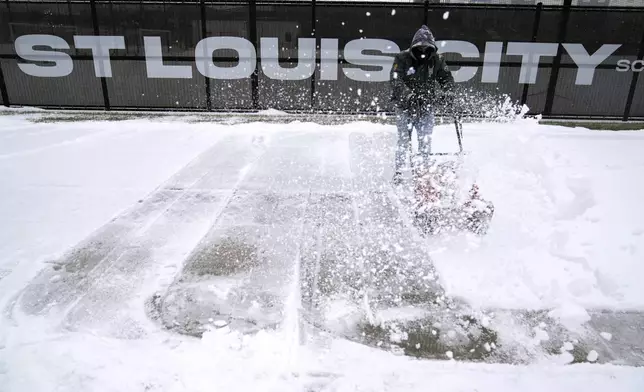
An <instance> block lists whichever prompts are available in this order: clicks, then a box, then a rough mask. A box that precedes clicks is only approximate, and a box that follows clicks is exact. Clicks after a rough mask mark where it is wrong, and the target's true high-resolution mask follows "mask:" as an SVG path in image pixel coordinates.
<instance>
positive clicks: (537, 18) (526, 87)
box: [521, 2, 543, 106]
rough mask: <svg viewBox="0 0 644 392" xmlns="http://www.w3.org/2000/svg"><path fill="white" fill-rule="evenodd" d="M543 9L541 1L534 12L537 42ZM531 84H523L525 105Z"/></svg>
mask: <svg viewBox="0 0 644 392" xmlns="http://www.w3.org/2000/svg"><path fill="white" fill-rule="evenodd" d="M542 9H543V3H542V2H539V3H538V4H537V9H536V10H535V13H534V23H533V24H532V42H537V34H539V23H540V22H541V10H542ZM529 89H530V85H529V84H528V83H526V84H524V85H523V94H522V95H521V106H523V105H525V103H526V101H527V100H528V90H529Z"/></svg>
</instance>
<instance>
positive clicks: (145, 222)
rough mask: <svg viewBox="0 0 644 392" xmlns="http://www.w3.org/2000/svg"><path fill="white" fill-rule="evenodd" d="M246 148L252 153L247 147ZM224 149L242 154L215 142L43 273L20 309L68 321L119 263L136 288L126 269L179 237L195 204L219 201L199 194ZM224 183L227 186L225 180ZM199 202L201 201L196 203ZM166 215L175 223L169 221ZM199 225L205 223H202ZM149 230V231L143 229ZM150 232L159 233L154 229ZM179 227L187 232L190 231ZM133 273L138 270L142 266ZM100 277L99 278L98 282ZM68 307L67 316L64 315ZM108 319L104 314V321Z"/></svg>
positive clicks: (129, 283) (23, 297) (27, 290)
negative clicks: (76, 306)
mask: <svg viewBox="0 0 644 392" xmlns="http://www.w3.org/2000/svg"><path fill="white" fill-rule="evenodd" d="M242 137H243V136H242ZM240 140H243V139H240ZM243 148H244V149H246V150H249V149H248V146H246V145H244V146H243ZM220 150H223V151H220ZM226 151H228V153H229V154H232V153H234V152H239V151H237V150H232V151H231V149H230V146H222V140H219V141H217V142H215V145H214V146H213V147H211V148H210V149H209V150H207V151H205V152H204V153H202V154H200V155H199V156H198V157H196V158H195V159H193V161H192V162H190V163H188V164H187V165H185V166H184V168H183V169H182V170H180V171H179V172H177V173H176V174H175V175H173V176H172V177H171V178H170V179H168V180H167V181H166V182H165V183H164V184H162V185H161V186H159V187H158V188H157V189H156V190H155V191H153V192H152V193H151V194H150V196H148V197H146V198H145V199H144V200H143V201H141V202H140V203H139V204H137V205H135V206H133V207H132V208H131V209H130V211H128V212H126V213H124V214H121V215H120V216H119V217H117V218H115V219H114V220H112V221H111V222H110V223H108V224H107V225H105V226H103V227H102V228H100V229H99V230H98V231H97V232H95V233H94V234H93V235H91V236H90V237H89V238H88V239H86V240H84V241H83V242H82V243H81V244H79V245H78V246H76V247H74V248H73V249H72V250H71V251H70V252H68V253H67V255H66V256H64V257H63V258H62V259H61V260H60V261H58V263H57V268H56V269H57V270H58V271H56V270H52V269H46V270H44V271H42V272H41V274H40V275H39V276H38V277H37V278H36V279H35V280H34V281H33V282H32V283H31V284H30V285H29V286H28V287H26V288H25V289H24V290H23V292H22V293H21V296H20V297H21V298H20V303H21V305H22V309H23V310H24V311H26V312H27V313H28V314H43V313H45V314H49V313H51V310H53V309H54V308H55V309H58V310H59V311H60V310H62V311H63V313H62V316H63V317H66V316H65V315H66V314H68V312H71V310H72V309H73V308H74V304H79V303H80V301H81V299H82V298H83V297H84V296H85V295H87V293H88V292H90V290H92V289H93V288H95V287H96V286H97V285H101V284H106V282H105V281H101V280H100V277H101V276H104V277H109V276H110V273H111V272H110V270H111V269H113V268H114V264H115V263H117V261H116V260H120V261H121V263H120V264H119V266H120V267H121V268H120V270H119V271H122V272H123V275H126V279H125V281H126V283H125V285H126V286H128V287H127V289H132V287H133V286H132V283H133V282H132V280H133V279H132V277H133V276H134V275H133V273H132V272H133V271H132V268H129V269H128V266H133V265H138V266H139V267H143V265H142V263H141V262H138V263H136V262H134V263H133V262H132V261H133V260H140V259H141V258H144V259H145V258H146V257H148V258H149V249H146V246H150V245H154V246H155V247H157V248H158V247H162V246H163V244H162V243H159V241H158V240H161V238H168V236H170V237H169V238H172V237H173V236H174V235H176V234H177V233H175V232H173V231H172V228H173V225H174V224H176V223H177V222H179V223H181V222H182V220H185V216H186V214H185V212H186V211H189V209H190V207H191V204H192V202H195V201H198V202H199V203H201V204H203V205H208V204H213V203H216V202H217V200H216V199H217V198H216V193H217V191H216V190H215V192H214V193H213V192H205V193H204V192H201V191H200V190H198V189H197V186H198V185H199V184H200V183H202V182H203V181H204V180H205V179H207V177H208V174H209V173H211V172H212V171H213V170H217V169H218V165H217V164H216V162H217V160H219V161H220V162H221V159H225V158H226V157H228V158H231V157H230V155H226ZM242 156H244V155H243V154H240V155H238V156H237V157H236V158H237V159H240V158H241V157H242ZM222 185H223V186H225V185H227V184H226V182H225V181H224V182H222ZM213 194H214V195H215V196H213ZM204 195H205V196H204ZM195 198H196V199H195ZM199 198H201V199H202V200H198V199H199ZM181 200H184V201H183V202H182V201H181ZM185 200H188V202H185ZM199 203H198V204H199ZM169 212H170V213H169ZM203 212H204V214H207V213H208V209H207V208H206V210H205V211H203ZM205 216H208V215H205ZM168 217H171V219H169V220H167V219H166V218H168ZM164 220H165V221H164ZM155 222H156V224H155ZM200 222H201V224H203V219H201V220H200ZM193 223H194V222H193ZM145 227H147V230H141V229H142V228H145ZM159 227H161V228H159ZM163 227H165V229H163ZM152 228H156V229H155V230H152ZM181 229H182V230H184V231H185V230H188V231H189V229H190V227H189V226H188V227H183V228H181ZM151 231H154V232H155V235H159V234H161V233H165V237H160V238H157V239H156V240H155V238H151V237H150V236H147V233H149V232H151ZM124 255H125V256H124ZM63 268H64V269H63ZM135 269H136V270H139V269H140V268H139V269H137V268H135ZM97 278H99V279H98V280H97ZM123 284H124V283H123V282H121V287H118V283H115V284H114V285H112V287H107V286H109V284H106V287H107V288H106V290H107V291H108V292H110V290H111V292H115V291H119V290H121V292H122V293H125V292H126V291H127V289H126V290H122V289H123V287H122V286H123ZM114 286H116V287H114ZM100 297H101V296H100V295H99V296H97V297H96V298H92V299H93V301H90V302H94V305H95V304H96V302H98V303H100V302H101V301H103V302H109V300H110V296H109V295H107V297H106V298H105V299H106V300H105V299H104V300H102V299H101V298H100ZM112 297H114V295H112ZM119 297H120V298H121V297H124V296H119ZM70 305H71V307H70ZM66 308H67V312H66V311H64V309H66ZM92 313H93V314H90V316H91V317H94V316H96V312H92ZM105 316H106V315H103V317H105ZM91 317H90V318H91Z"/></svg>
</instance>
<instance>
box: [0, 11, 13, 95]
mask: <svg viewBox="0 0 644 392" xmlns="http://www.w3.org/2000/svg"><path fill="white" fill-rule="evenodd" d="M5 2H6V3H7V12H8V13H9V23H11V4H10V3H9V0H5ZM0 94H1V96H2V102H3V105H4V106H6V107H9V105H11V103H10V102H9V93H8V92H7V85H6V84H5V81H4V72H2V62H0Z"/></svg>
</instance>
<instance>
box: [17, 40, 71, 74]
mask: <svg viewBox="0 0 644 392" xmlns="http://www.w3.org/2000/svg"><path fill="white" fill-rule="evenodd" d="M14 46H15V49H16V54H17V55H18V56H20V57H21V58H22V59H24V60H28V61H39V62H42V61H44V62H49V63H54V65H53V66H47V65H38V64H18V67H19V68H20V69H21V70H22V72H24V73H26V74H27V75H31V76H38V77H46V78H56V77H61V76H67V75H69V74H70V73H72V70H73V69H74V63H73V62H72V58H71V56H70V55H68V54H67V53H63V52H57V51H54V50H36V49H34V46H49V47H50V48H52V49H69V44H67V42H66V41H65V40H64V39H62V38H60V37H56V36H55V35H45V34H32V35H22V36H20V37H18V38H16V41H15V42H14Z"/></svg>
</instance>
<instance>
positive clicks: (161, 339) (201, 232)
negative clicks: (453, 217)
mask: <svg viewBox="0 0 644 392" xmlns="http://www.w3.org/2000/svg"><path fill="white" fill-rule="evenodd" d="M34 116H35V117H37V115H27V114H22V115H21V114H19V113H18V114H15V115H3V116H0V181H1V182H2V184H3V185H2V187H0V200H1V201H2V202H1V203H0V218H1V219H2V221H3V223H4V224H3V226H2V229H1V231H0V250H1V251H2V252H1V253H0V306H2V308H1V309H2V310H3V313H2V318H1V319H0V385H2V388H0V390H3V391H4V390H7V391H23V390H29V391H50V390H61V391H77V390H95V391H112V390H114V391H116V390H118V391H124V390H128V391H129V390H141V391H143V390H150V391H153V390H159V391H161V390H163V391H169V390H170V391H184V390H185V391H188V390H189V391H200V390H204V391H205V390H209V391H210V390H213V389H232V390H267V391H268V390H270V391H288V390H294V391H295V390H297V391H301V390H320V391H322V390H324V391H332V390H333V391H349V390H351V391H354V390H368V391H382V390H387V391H398V390H401V391H402V390H405V391H409V390H412V391H415V390H419V391H420V390H426V389H427V387H428V385H431V386H432V387H438V388H439V389H441V390H446V391H470V390H478V391H498V390H499V389H510V388H512V389H521V390H528V391H537V390H539V391H542V390H544V389H548V388H549V389H553V390H556V391H568V390H570V389H573V388H583V389H584V390H589V391H606V390H620V391H621V390H624V391H626V390H628V391H631V390H632V391H635V390H640V389H643V388H644V371H642V369H641V368H636V367H627V366H616V365H615V364H620V363H629V364H632V363H638V364H640V365H641V364H642V363H644V352H643V351H642V349H643V346H642V344H641V341H642V332H641V331H642V324H641V322H642V321H644V320H643V319H642V317H641V315H640V313H639V312H640V311H642V310H643V309H644V289H643V288H642V286H641V284H640V283H639V280H640V276H641V273H642V272H644V267H643V265H642V263H641V259H642V257H643V256H644V254H643V249H644V224H642V222H644V209H642V208H640V207H639V204H640V203H641V200H642V198H643V197H644V187H643V186H642V185H641V184H639V182H637V181H636V179H637V178H638V177H639V176H638V174H639V172H640V171H641V170H642V168H643V167H644V156H643V155H642V154H641V153H640V151H641V150H642V149H643V148H644V133H642V132H601V131H588V130H583V129H568V128H562V127H556V126H543V125H538V124H537V123H536V122H535V121H533V120H520V121H518V122H516V123H509V124H468V125H466V127H465V146H466V149H468V150H470V151H471V153H470V154H469V155H468V157H467V160H466V165H465V168H466V172H465V179H466V180H467V179H472V178H476V179H477V182H478V184H479V185H480V187H481V191H482V192H483V194H484V195H485V197H486V198H488V199H490V200H493V201H494V203H495V206H496V215H495V217H494V220H493V222H492V226H491V230H490V232H489V234H488V235H487V236H485V237H483V238H476V237H472V236H466V235H462V236H457V237H451V238H438V239H435V240H433V241H427V242H426V243H422V244H419V243H417V242H416V241H417V239H414V238H412V236H411V235H410V234H409V232H408V231H406V230H407V229H408V228H405V227H403V226H401V225H400V223H399V221H398V217H397V214H396V213H395V212H394V208H393V207H392V204H391V200H388V199H387V198H386V197H384V196H383V184H386V182H387V181H388V179H389V178H390V176H391V162H392V157H393V156H392V153H393V147H394V144H395V131H394V128H393V127H392V126H388V125H381V124H373V123H368V122H356V123H351V124H345V125H335V126H323V125H316V124H309V123H302V122H297V121H296V122H292V123H287V124H278V123H274V124H267V123H262V122H256V123H252V122H251V123H246V124H237V125H225V124H212V123H203V122H201V123H187V122H184V121H181V119H180V118H172V117H166V118H163V119H160V120H156V121H155V120H149V119H146V120H136V119H133V120H126V121H118V122H109V121H107V122H98V121H97V122H54V123H33V122H31V121H29V118H32V117H34ZM434 149H435V150H451V151H453V150H454V149H455V141H454V137H453V130H452V128H451V126H449V125H446V126H439V127H438V128H437V130H436V135H435V144H434ZM384 193H386V192H384ZM306 222H314V223H315V224H314V225H309V226H307V224H306ZM311 228H315V230H312V229H311ZM231 233H235V235H232V234H231ZM231 238H232V239H233V240H235V239H240V238H243V239H247V240H248V239H256V241H255V242H253V241H250V242H244V246H246V244H251V245H253V246H254V247H256V248H253V247H251V248H248V249H249V250H246V249H247V248H240V245H239V243H236V244H234V246H232V247H231V245H230V243H229V242H226V241H227V240H228V239H231ZM358 245H359V246H360V247H362V248H360V249H362V250H360V252H359V253H362V255H363V259H361V261H360V262H359V263H357V264H356V263H355V262H353V261H351V260H349V261H347V260H348V259H347V258H351V257H353V256H351V255H353V254H354V253H352V252H353V249H351V247H352V246H353V247H356V246H358ZM399 248H400V249H402V251H396V249H399ZM257 249H259V251H258V250H257ZM213 252H214V253H217V252H223V253H219V254H225V255H226V257H233V256H234V257H236V258H244V257H246V256H248V255H249V254H253V255H254V254H255V253H257V252H259V254H262V255H263V256H262V257H265V258H266V260H271V262H270V263H268V264H257V265H255V264H253V265H249V266H246V265H241V266H237V265H234V266H232V267H231V266H227V267H226V268H227V269H226V274H229V275H226V274H224V275H222V276H223V277H217V278H216V279H215V278H213V277H212V276H211V275H213V274H215V275H217V274H220V272H217V273H214V272H213V271H212V270H209V268H212V265H210V264H208V263H206V264H204V260H206V261H207V260H208V259H207V257H206V256H209V255H212V254H213ZM231 252H232V253H231ZM235 252H236V253H235ZM244 252H246V253H244ZM383 252H384V253H383ZM388 252H389V253H388ZM392 252H393V253H392ZM396 252H398V253H396ZM204 255H205V256H204ZM204 257H206V258H204ZM398 257H400V258H401V259H400V260H401V261H396V263H397V265H402V260H407V259H406V258H408V259H409V260H411V261H413V262H418V263H420V264H413V263H411V262H410V263H409V265H406V266H405V267H404V268H403V269H402V270H399V273H400V271H403V272H405V271H407V272H408V271H410V268H412V267H413V268H420V269H417V270H415V271H423V272H422V273H423V274H426V276H432V277H437V279H438V280H437V281H434V280H433V278H432V279H429V280H427V281H428V283H427V286H423V287H424V288H423V289H422V290H421V291H423V290H424V291H426V292H431V293H434V292H436V293H438V295H439V296H440V295H443V294H445V296H446V297H448V298H451V299H456V300H458V301H460V302H462V303H465V304H467V307H468V309H470V310H471V311H472V312H479V316H480V320H481V321H482V323H483V324H484V326H485V327H490V328H492V329H493V330H494V331H495V333H496V334H497V335H498V336H497V338H496V342H497V343H498V344H499V346H501V345H503V346H505V347H508V348H509V349H512V350H514V351H513V357H512V358H511V360H510V361H509V362H513V361H514V360H516V362H529V363H530V365H521V366H518V365H508V364H491V363H486V364H483V363H479V364H477V363H471V362H462V361H459V360H458V358H456V359H457V360H456V361H454V360H449V357H450V356H454V353H451V352H448V351H445V353H444V359H445V360H444V361H435V360H415V359H412V358H410V357H407V356H400V355H398V354H396V353H393V352H390V350H386V349H384V347H385V346H387V344H385V345H383V346H382V347H381V348H378V346H376V347H369V346H365V345H361V344H358V343H355V342H349V341H347V340H344V339H341V338H339V337H338V334H335V335H334V334H328V333H325V332H321V331H320V330H318V329H316V328H313V327H312V326H311V325H309V324H307V323H305V322H298V320H299V317H298V315H301V314H302V312H304V313H306V311H307V309H306V307H307V306H309V305H310V304H312V303H314V302H315V301H319V300H328V307H327V308H326V313H324V312H323V313H324V317H325V318H326V322H327V327H329V328H330V329H331V330H335V331H337V330H338V329H345V328H350V327H351V325H348V324H351V323H352V322H353V321H355V320H354V318H353V317H355V312H354V310H355V309H353V308H352V307H351V306H350V305H348V303H347V301H346V298H344V297H343V296H342V295H338V293H340V294H344V293H345V292H346V291H349V290H351V289H352V288H353V287H355V285H356V279H357V281H358V284H364V283H363V282H361V281H360V279H361V277H363V278H364V277H365V276H367V277H370V279H372V281H371V283H369V284H370V285H371V286H373V287H380V286H378V285H379V282H378V279H379V277H380V278H382V281H385V275H384V274H382V273H377V272H376V273H369V271H370V269H369V268H366V267H364V266H365V265H367V264H365V261H366V262H367V263H368V262H371V263H373V264H372V265H373V266H374V267H376V266H380V267H381V266H382V265H384V264H386V263H387V260H398V259H397V258H398ZM240 260H241V259H240ZM423 261H426V262H425V263H424V264H423ZM61 263H63V264H61ZM382 263H384V264H382ZM242 264H243V263H242ZM329 265H330V266H332V267H333V268H332V271H329V270H328V269H329V267H328V266H329ZM356 265H360V266H361V267H360V268H362V271H366V275H365V274H363V275H361V274H360V273H358V274H357V275H356V271H355V270H354V268H355V267H356ZM380 267H378V268H380ZM61 268H62V270H61ZM218 268H219V267H218ZM237 268H241V269H239V270H238V269H237ZM245 268H250V270H249V271H250V272H249V273H248V274H246V273H245V272H244V271H246V270H245ZM325 268H326V269H325ZM405 268H407V269H405ZM423 268H428V269H427V270H423ZM374 270H375V269H374ZM240 271H241V272H242V274H241V275H239V276H238V274H237V273H238V272H240ZM325 274H326V275H325ZM209 276H210V277H209ZM238 277H239V279H238ZM294 277H297V279H294ZM235 279H237V280H235ZM300 279H301V280H302V282H309V281H311V282H315V284H316V285H321V284H322V283H325V284H327V286H325V287H326V291H324V290H322V296H321V297H320V298H322V299H320V298H317V297H316V296H315V295H313V294H312V293H307V292H305V291H306V287H310V286H307V284H308V283H307V284H304V283H303V284H302V285H301V284H300ZM373 279H375V281H374V280H373ZM387 279H389V278H387ZM405 279H407V277H405ZM405 279H403V280H401V281H400V282H403V283H404V282H407V280H405ZM320 282H322V283H320ZM405 284H406V283H405ZM314 287H322V286H314ZM401 289H402V288H401ZM240 290H241V291H240ZM334 290H335V291H334ZM443 290H444V293H443ZM239 292H241V293H242V294H246V295H247V296H248V295H250V294H254V293H260V294H261V295H260V294H257V296H255V297H253V298H254V300H256V302H255V303H254V304H252V306H250V307H248V306H247V305H248V302H245V300H244V299H243V298H241V297H238V296H237V295H238V294H239ZM222 293H223V294H222ZM222 295H223V297H221V296H222ZM155 296H157V297H155ZM314 297H315V298H314ZM154 298H157V300H158V299H160V298H162V299H163V304H164V306H161V307H160V309H156V310H157V311H159V310H160V311H161V312H162V315H161V316H160V319H155V320H151V319H150V318H149V315H150V314H151V313H154V311H151V309H150V306H153V305H154V304H155V302H154V301H155V300H154ZM217 298H226V301H223V302H222V301H220V300H218V299H217ZM262 301H264V302H262ZM215 307H216V309H217V310H218V311H221V312H223V313H221V314H222V317H220V318H218V317H217V316H213V315H212V314H211V313H212V311H213V309H214V308H215ZM228 308H230V309H228ZM253 309H254V310H253ZM258 309H259V310H260V311H258ZM267 309H270V311H268V310H267ZM362 310H364V309H362ZM407 310H409V309H407ZM209 312H210V313H209ZM226 312H228V313H226ZM253 312H255V313H253ZM241 313H243V314H245V315H249V314H252V315H253V316H252V317H250V318H248V317H247V320H251V319H252V324H253V325H255V326H257V325H259V326H260V327H261V326H264V327H261V331H260V332H259V333H254V334H250V335H242V334H241V333H240V330H241V328H240V325H239V323H237V324H236V323H234V322H231V319H230V317H233V319H235V317H236V315H238V314H241ZM403 313H404V314H403V315H402V317H405V314H406V315H407V316H409V312H407V313H405V312H403ZM309 316H310V315H309ZM371 316H373V317H378V318H380V319H383V318H386V317H387V315H385V314H384V313H382V314H376V315H371ZM396 317H401V315H400V314H398V315H397V316H396ZM543 320H546V321H547V320H554V324H550V323H544V321H543ZM190 322H194V323H196V324H194V325H197V326H202V325H208V324H209V325H210V326H211V330H210V329H209V330H206V332H205V333H203V336H201V333H200V334H199V335H200V336H201V337H200V338H193V337H189V336H185V335H181V334H177V333H175V332H172V331H169V330H167V329H166V328H164V326H165V327H167V328H170V329H173V328H174V330H177V331H182V332H185V331H186V329H189V328H188V327H186V325H185V323H190ZM224 324H228V325H226V326H225V327H222V328H217V327H221V326H222V325H224ZM189 327H190V326H189ZM193 327H194V326H193ZM443 327H444V326H441V327H440V328H438V327H437V328H436V329H438V330H439V331H440V330H441V329H443V332H444V333H445V334H446V335H450V331H449V328H447V327H445V328H443ZM334 328H335V329H334ZM562 328H563V329H562ZM571 334H573V335H571ZM574 334H579V336H583V337H586V342H585V345H584V347H583V350H582V351H580V350H581V349H582V348H580V347H578V346H577V344H578V343H579V342H575V341H574V340H575V337H576V336H577V335H574ZM588 334H590V335H591V336H590V337H588V336H589V335H588ZM401 336H402V335H401V334H396V336H393V335H391V336H390V339H391V340H392V341H398V342H400V340H401ZM564 338H570V339H569V340H566V339H564ZM402 339H403V340H404V339H405V337H403V338H402ZM561 339H564V340H561ZM637 342H639V344H638V343H637ZM389 343H391V342H389ZM589 345H590V346H589ZM593 345H596V346H593ZM544 347H545V348H544ZM538 348H539V349H538ZM485 349H486V350H488V351H494V350H495V349H496V346H495V345H490V343H489V342H488V343H486V345H485ZM591 349H592V350H593V351H590V352H588V351H589V350H591ZM499 350H500V351H502V350H501V347H499ZM441 356H442V354H441ZM580 356H581V357H580ZM573 358H575V359H576V360H578V361H579V360H580V358H581V360H582V361H587V362H600V363H601V364H596V363H595V364H592V363H585V364H574V365H565V364H566V363H569V362H570V361H571V360H572V359H573ZM497 360H500V361H501V362H508V361H507V358H506V360H502V358H497V359H496V360H495V361H497ZM606 362H614V363H615V364H606ZM5 388H6V389H5Z"/></svg>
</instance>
